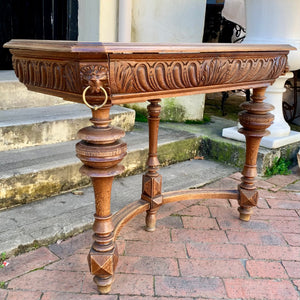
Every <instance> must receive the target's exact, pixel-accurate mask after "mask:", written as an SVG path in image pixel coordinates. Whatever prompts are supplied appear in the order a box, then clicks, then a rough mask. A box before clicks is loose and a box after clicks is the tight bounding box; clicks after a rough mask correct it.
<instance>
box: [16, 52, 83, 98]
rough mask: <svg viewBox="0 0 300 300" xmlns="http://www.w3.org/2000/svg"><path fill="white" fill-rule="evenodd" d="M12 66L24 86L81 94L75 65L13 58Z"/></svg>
mask: <svg viewBox="0 0 300 300" xmlns="http://www.w3.org/2000/svg"><path fill="white" fill-rule="evenodd" d="M13 66H14V69H15V72H16V75H17V77H18V78H19V80H20V82H23V83H24V84H25V85H29V86H36V87H42V88H47V89H53V90H59V91H66V92H72V93H80V92H81V86H80V84H79V78H78V74H79V72H78V69H77V68H78V66H77V65H76V64H73V63H67V62H62V61H53V60H40V59H22V58H17V57H14V56H13Z"/></svg>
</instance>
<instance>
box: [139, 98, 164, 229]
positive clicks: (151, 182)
mask: <svg viewBox="0 0 300 300" xmlns="http://www.w3.org/2000/svg"><path fill="white" fill-rule="evenodd" d="M149 102H150V104H149V105H148V106H147V109H148V125H149V154H148V160H147V166H148V170H147V172H146V174H145V175H144V176H143V189H142V196H141V197H142V199H143V200H146V201H148V202H150V209H149V210H148V211H147V216H146V230H147V231H154V230H155V224H156V213H157V210H158V208H159V206H160V205H161V204H162V195H161V187H162V176H161V175H160V174H159V173H158V169H159V161H158V158H157V139H158V128H159V120H160V117H159V116H160V111H161V106H160V105H159V102H160V99H156V100H149Z"/></svg>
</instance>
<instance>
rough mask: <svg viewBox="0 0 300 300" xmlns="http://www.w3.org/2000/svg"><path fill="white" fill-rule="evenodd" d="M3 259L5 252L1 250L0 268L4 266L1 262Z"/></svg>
mask: <svg viewBox="0 0 300 300" xmlns="http://www.w3.org/2000/svg"><path fill="white" fill-rule="evenodd" d="M5 259H6V253H5V252H2V253H1V254H0V268H4V264H3V263H4V261H5Z"/></svg>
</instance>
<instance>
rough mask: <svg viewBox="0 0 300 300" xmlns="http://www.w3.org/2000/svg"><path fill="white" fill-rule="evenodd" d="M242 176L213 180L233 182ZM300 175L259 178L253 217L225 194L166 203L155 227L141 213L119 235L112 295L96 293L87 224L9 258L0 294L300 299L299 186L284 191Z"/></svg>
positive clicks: (81, 299)
mask: <svg viewBox="0 0 300 300" xmlns="http://www.w3.org/2000/svg"><path fill="white" fill-rule="evenodd" d="M239 177H240V174H234V175H232V176H230V177H229V178H226V179H222V180H220V181H219V182H217V183H214V184H213V185H212V186H213V187H217V186H224V185H227V184H228V185H230V186H229V187H228V188H231V186H232V185H236V184H237V183H238V181H237V179H238V178H239ZM298 180H300V178H299V177H298V176H296V175H295V174H292V175H288V176H274V177H272V178H271V179H267V180H260V181H259V183H258V186H259V188H260V191H261V193H260V204H259V205H258V208H256V209H254V214H253V216H252V219H251V221H250V222H248V223H246V222H242V221H240V220H239V219H238V212H237V210H236V207H237V205H236V202H235V201H232V200H230V201H229V200H226V199H224V200H204V201H203V200H201V201H199V200H198V201H186V202H184V201H183V202H180V203H173V204H168V205H165V206H164V207H162V208H161V209H160V211H159V215H158V217H159V220H158V224H157V230H156V231H155V232H152V233H150V232H145V231H144V229H143V224H144V216H142V215H140V216H138V217H136V218H135V219H133V220H132V221H131V222H130V223H129V224H127V226H126V227H125V228H124V229H123V230H122V231H121V234H120V236H119V239H118V248H119V253H120V259H119V263H118V267H117V273H116V276H115V282H114V284H113V287H112V291H111V293H110V295H106V296H100V295H98V293H97V290H96V286H95V284H94V283H93V280H92V276H91V275H90V274H89V271H88V266H87V260H86V256H87V253H88V249H89V247H90V244H91V240H92V239H91V235H92V233H91V231H87V232H85V233H82V234H80V235H77V236H75V237H73V238H70V239H68V240H66V241H63V242H61V243H56V244H53V245H50V246H49V247H43V248H40V249H37V250H35V251H32V252H29V253H26V254H23V255H19V256H17V257H14V258H11V259H9V262H10V264H9V265H8V266H7V267H5V268H4V269H1V270H0V281H2V282H5V289H0V299H1V300H2V299H3V300H12V299H18V300H19V299H20V300H26V299H28V300H69V299H70V300H71V299H72V300H85V299H90V300H92V299H93V300H96V299H103V300H138V299H149V300H167V299H170V298H171V299H185V300H188V299H194V300H195V299H284V300H293V299H295V300H296V299H300V218H299V216H300V209H299V208H300V190H299V191H298V192H297V189H296V190H295V191H290V190H291V189H289V191H285V187H286V186H288V185H289V184H291V183H294V182H295V181H296V182H297V181H298ZM299 185H300V181H299V184H298V185H297V184H296V185H294V186H296V187H297V186H299Z"/></svg>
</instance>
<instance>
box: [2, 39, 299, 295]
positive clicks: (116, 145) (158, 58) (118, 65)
mask: <svg viewBox="0 0 300 300" xmlns="http://www.w3.org/2000/svg"><path fill="white" fill-rule="evenodd" d="M5 47H7V48H10V51H11V53H12V54H13V66H14V69H15V72H16V75H17V76H18V78H19V80H20V81H21V82H23V83H24V84H25V85H26V86H27V88H28V89H29V90H32V91H36V92H41V93H47V94H51V95H55V96H59V97H63V98H64V99H65V100H69V101H74V102H81V103H82V102H85V104H86V105H88V106H89V107H90V108H91V110H92V118H91V122H92V123H93V125H92V126H91V127H86V128H83V129H81V130H80V131H79V133H78V136H79V138H80V139H82V141H81V142H79V143H77V145H76V152H77V156H78V158H79V159H80V160H81V161H82V162H83V164H84V165H83V166H82V167H81V169H80V171H81V172H82V173H83V174H86V175H88V176H90V177H91V179H92V183H93V186H94V191H95V203H96V213H95V222H94V226H93V230H94V235H93V237H94V243H93V245H92V248H91V250H90V253H89V255H88V263H89V267H90V271H91V273H92V274H93V275H95V277H94V281H95V283H96V284H97V286H98V290H99V291H100V292H101V293H108V292H109V291H110V287H111V284H112V282H113V275H114V271H115V268H116V265H117V261H118V253H117V247H116V244H115V239H116V237H117V235H118V233H119V231H120V229H121V227H122V226H124V224H126V222H128V221H129V220H130V219H132V218H133V217H134V216H136V215H137V214H140V213H142V212H144V211H146V212H147V215H146V229H147V230H148V231H153V230H154V229H155V221H156V213H157V211H158V209H159V207H160V206H161V205H163V204H165V203H169V202H175V201H181V200H188V199H203V198H221V199H226V198H227V199H237V201H238V203H239V209H238V210H239V213H240V219H241V220H244V221H249V219H250V215H251V208H252V207H253V206H255V205H256V204H257V199H258V192H257V189H256V187H255V177H256V160H257V152H258V148H259V143H260V140H261V138H262V137H263V136H265V135H267V134H268V132H267V130H266V129H267V128H268V126H269V125H270V124H271V123H272V120H273V115H272V114H270V113H269V111H270V110H272V108H273V107H272V106H271V105H269V104H266V103H263V99H264V92H265V90H266V88H267V86H268V85H270V84H272V82H273V81H274V80H275V79H276V78H277V77H278V76H280V75H281V74H282V73H284V72H285V71H286V63H287V54H288V52H289V50H293V49H294V48H293V47H290V46H288V45H231V44H226V45H225V44H122V43H81V42H68V41H36V40H35V41H34V40H12V41H10V42H8V43H7V44H6V45H5ZM241 88H244V89H249V88H253V96H252V101H251V102H245V103H243V104H242V105H241V107H242V108H243V109H244V110H243V111H242V112H241V113H240V114H239V118H240V123H241V124H242V126H243V128H241V129H240V132H241V133H243V134H244V135H245V137H246V159H245V165H244V169H243V171H242V174H243V177H242V178H241V183H240V185H239V186H238V188H237V190H234V191H233V190H223V191H213V190H201V189H199V190H185V191H175V192H167V193H162V177H161V175H160V174H159V173H158V168H159V161H158V159H157V136H158V127H159V115H160V105H159V102H160V99H159V98H161V97H170V96H180V95H188V94H197V93H205V92H216V91H226V90H233V89H241ZM146 100H148V101H149V102H150V104H149V105H148V113H149V117H148V120H149V122H148V123H149V156H148V161H147V165H148V170H147V172H146V174H145V175H144V176H143V183H142V195H141V199H140V200H138V201H135V202H133V203H132V204H130V205H128V206H126V207H125V208H123V209H122V210H120V211H119V212H117V213H116V214H114V215H112V214H111V211H110V198H111V187H112V182H113V179H114V176H116V175H118V174H121V173H122V171H123V166H121V165H119V163H120V162H121V160H122V159H123V158H124V156H125V155H126V151H127V150H126V144H125V143H124V142H123V141H122V140H120V138H122V137H123V136H124V135H125V133H124V131H123V130H121V129H120V128H115V127H111V126H110V121H111V120H110V118H109V111H110V108H111V106H112V105H114V104H123V103H132V102H142V101H146ZM137 251H138V250H137Z"/></svg>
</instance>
